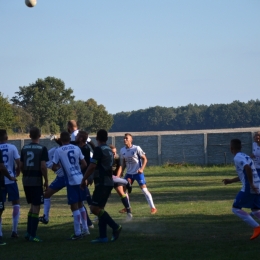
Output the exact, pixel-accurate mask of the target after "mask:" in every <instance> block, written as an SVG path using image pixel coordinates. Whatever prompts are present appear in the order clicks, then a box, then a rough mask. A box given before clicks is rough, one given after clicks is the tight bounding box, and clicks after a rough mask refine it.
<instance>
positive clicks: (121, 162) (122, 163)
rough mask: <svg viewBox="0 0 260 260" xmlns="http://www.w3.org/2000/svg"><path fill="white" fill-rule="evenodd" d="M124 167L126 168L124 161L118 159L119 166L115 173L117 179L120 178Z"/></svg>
mask: <svg viewBox="0 0 260 260" xmlns="http://www.w3.org/2000/svg"><path fill="white" fill-rule="evenodd" d="M125 167H126V164H125V159H124V158H121V157H120V166H119V167H118V169H117V173H116V176H117V177H121V176H122V173H123V172H124V170H125Z"/></svg>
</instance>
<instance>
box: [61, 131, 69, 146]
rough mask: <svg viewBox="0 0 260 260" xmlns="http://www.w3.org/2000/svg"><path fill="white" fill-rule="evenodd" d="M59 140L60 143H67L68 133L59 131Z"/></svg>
mask: <svg viewBox="0 0 260 260" xmlns="http://www.w3.org/2000/svg"><path fill="white" fill-rule="evenodd" d="M60 140H61V143H62V144H68V143H69V142H70V134H69V133H68V132H65V131H64V132H61V134H60Z"/></svg>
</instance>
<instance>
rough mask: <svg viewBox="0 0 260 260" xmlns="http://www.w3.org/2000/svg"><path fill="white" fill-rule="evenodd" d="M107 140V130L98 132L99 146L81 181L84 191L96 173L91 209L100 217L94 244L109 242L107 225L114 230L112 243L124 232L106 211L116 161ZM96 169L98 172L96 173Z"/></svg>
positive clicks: (112, 184)
mask: <svg viewBox="0 0 260 260" xmlns="http://www.w3.org/2000/svg"><path fill="white" fill-rule="evenodd" d="M107 138H108V134H107V131H106V130H104V129H100V130H99V131H98V132H97V137H96V140H97V142H98V146H97V147H95V149H94V153H93V158H92V159H91V160H90V165H89V167H88V169H87V171H86V173H85V175H84V177H83V179H82V181H81V188H82V189H84V188H85V187H86V180H87V179H88V177H89V176H90V175H91V174H93V173H94V172H95V176H94V183H95V189H94V192H93V196H92V205H91V207H90V208H91V211H92V213H93V214H95V215H96V216H98V220H99V223H98V226H99V237H98V238H96V239H95V240H92V241H91V242H92V243H106V242H108V238H107V225H108V226H109V227H111V228H112V230H113V235H112V238H111V241H116V240H117V239H118V237H119V234H120V232H121V230H122V226H121V225H118V224H117V223H116V222H115V221H114V220H113V219H112V218H111V217H110V215H109V214H108V213H107V212H106V211H105V210H104V208H105V205H106V203H107V200H108V197H109V195H110V193H111V190H112V189H113V186H114V183H113V179H112V174H113V173H112V165H113V161H114V159H113V153H112V151H111V149H110V147H109V146H108V145H107V144H106V142H107ZM96 169H97V170H98V171H95V170H96Z"/></svg>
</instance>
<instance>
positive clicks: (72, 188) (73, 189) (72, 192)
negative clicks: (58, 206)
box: [67, 185, 87, 205]
mask: <svg viewBox="0 0 260 260" xmlns="http://www.w3.org/2000/svg"><path fill="white" fill-rule="evenodd" d="M86 197H87V194H86V191H85V190H82V189H81V188H80V185H67V198H68V204H69V205H71V204H74V203H77V202H82V201H84V200H86Z"/></svg>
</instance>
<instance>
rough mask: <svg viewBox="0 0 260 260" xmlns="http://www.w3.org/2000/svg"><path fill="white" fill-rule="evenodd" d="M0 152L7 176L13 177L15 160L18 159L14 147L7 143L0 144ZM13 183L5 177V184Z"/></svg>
mask: <svg viewBox="0 0 260 260" xmlns="http://www.w3.org/2000/svg"><path fill="white" fill-rule="evenodd" d="M0 150H1V151H2V158H3V161H4V165H5V167H6V168H7V170H8V172H9V174H10V175H11V176H12V177H14V176H15V160H16V159H19V158H20V155H19V153H18V150H17V148H16V146H14V145H13V144H9V143H4V144H0ZM9 183H13V181H10V180H9V179H8V178H6V177H5V184H9Z"/></svg>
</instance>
